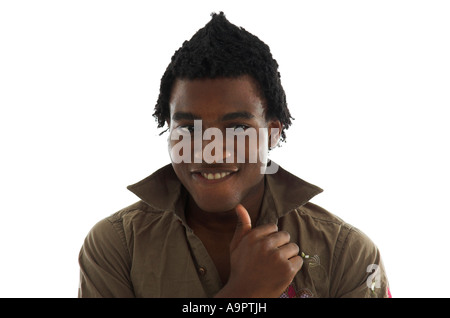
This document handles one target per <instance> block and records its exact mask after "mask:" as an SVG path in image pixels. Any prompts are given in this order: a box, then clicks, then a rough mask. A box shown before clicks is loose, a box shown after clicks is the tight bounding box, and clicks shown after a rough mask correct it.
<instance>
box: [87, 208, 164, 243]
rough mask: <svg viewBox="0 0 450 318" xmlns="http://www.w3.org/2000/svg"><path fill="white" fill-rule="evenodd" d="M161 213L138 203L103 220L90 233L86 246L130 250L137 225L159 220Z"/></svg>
mask: <svg viewBox="0 0 450 318" xmlns="http://www.w3.org/2000/svg"><path fill="white" fill-rule="evenodd" d="M161 213H162V212H161V211H156V210H153V209H151V208H150V207H149V206H148V205H147V204H146V203H145V202H143V201H138V202H136V203H133V204H131V205H129V206H127V207H125V208H123V209H121V210H119V211H117V212H115V213H113V214H111V215H109V216H108V217H105V218H103V219H101V220H100V221H99V222H97V223H96V224H95V225H94V226H93V227H92V228H91V230H90V231H89V233H88V235H87V236H86V239H85V243H84V246H85V247H96V248H101V247H104V248H114V249H125V250H126V251H129V250H130V243H131V241H132V240H133V234H132V233H130V232H132V231H133V228H135V226H134V225H135V223H136V222H138V223H142V220H143V219H148V218H149V217H150V218H157V217H158V216H159V215H161Z"/></svg>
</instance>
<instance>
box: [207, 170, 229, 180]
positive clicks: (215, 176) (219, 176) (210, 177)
mask: <svg viewBox="0 0 450 318" xmlns="http://www.w3.org/2000/svg"><path fill="white" fill-rule="evenodd" d="M230 173H231V172H216V173H205V172H202V176H203V178H205V179H208V180H217V179H222V178H223V177H226V176H228V175H229V174H230Z"/></svg>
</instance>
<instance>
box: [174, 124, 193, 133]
mask: <svg viewBox="0 0 450 318" xmlns="http://www.w3.org/2000/svg"><path fill="white" fill-rule="evenodd" d="M177 129H178V130H180V132H182V133H193V132H194V125H183V126H178V127H177Z"/></svg>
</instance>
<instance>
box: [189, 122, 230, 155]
mask: <svg viewBox="0 0 450 318" xmlns="http://www.w3.org/2000/svg"><path fill="white" fill-rule="evenodd" d="M210 129H211V128H210ZM207 131H208V130H206V131H205V134H204V135H203V138H202V140H201V141H198V140H194V145H193V148H194V149H193V154H194V162H195V163H208V164H212V163H224V162H227V161H228V162H229V161H230V158H231V157H232V155H233V152H232V151H230V150H229V148H227V147H226V140H225V138H224V135H223V134H222V132H221V131H220V130H219V129H216V130H214V131H213V132H209V133H207ZM212 136H214V138H211V137H212ZM211 139H212V140H211Z"/></svg>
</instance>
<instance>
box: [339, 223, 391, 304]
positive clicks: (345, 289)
mask: <svg viewBox="0 0 450 318" xmlns="http://www.w3.org/2000/svg"><path fill="white" fill-rule="evenodd" d="M336 253H337V255H336V258H335V264H336V265H335V269H334V271H333V273H332V279H331V293H332V295H334V297H336V298H390V297H391V293H390V291H389V283H388V279H387V276H386V272H385V269H384V265H383V262H382V259H381V255H380V251H379V250H378V248H377V247H376V246H375V244H374V243H373V242H372V241H371V240H370V239H369V238H368V237H367V236H366V235H365V234H364V233H362V232H361V231H359V230H358V229H355V228H352V229H350V230H349V232H348V234H347V236H346V238H345V239H344V241H343V244H342V247H341V249H340V250H339V251H336Z"/></svg>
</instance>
